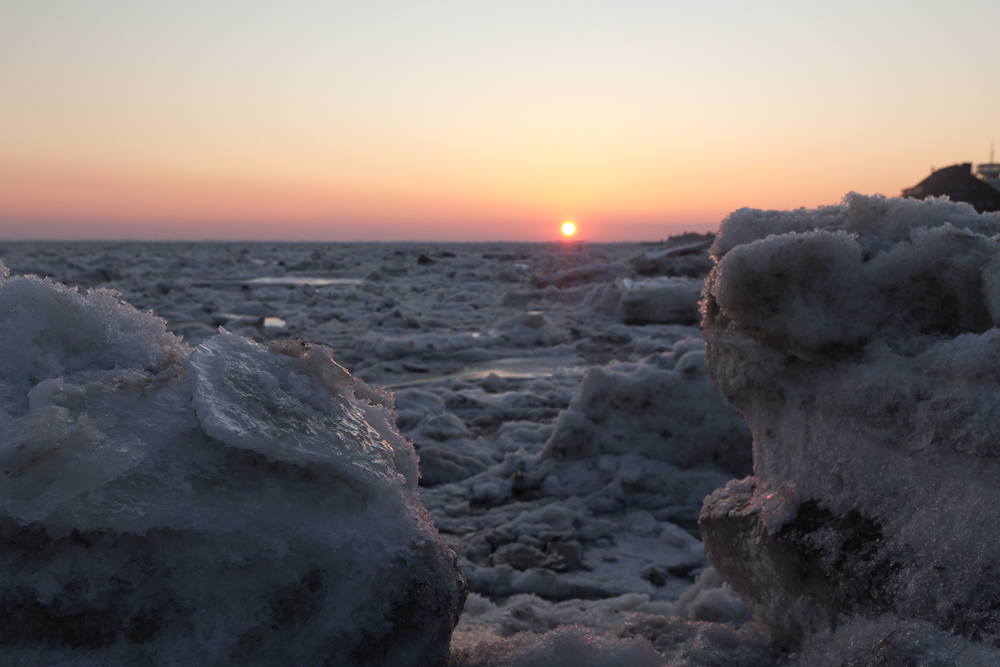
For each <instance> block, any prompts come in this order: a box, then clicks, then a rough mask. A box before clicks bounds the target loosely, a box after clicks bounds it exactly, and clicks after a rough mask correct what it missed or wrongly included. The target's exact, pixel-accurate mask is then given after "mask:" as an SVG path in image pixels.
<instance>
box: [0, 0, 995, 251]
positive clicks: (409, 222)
mask: <svg viewBox="0 0 1000 667" xmlns="http://www.w3.org/2000/svg"><path fill="white" fill-rule="evenodd" d="M359 4H361V3H352V4H348V3H338V2H330V3H319V2H292V3H288V4H283V5H281V6H280V7H278V6H272V5H267V4H263V3H237V2H228V1H226V2H222V1H220V2H216V3H212V4H211V5H210V6H208V7H206V6H203V5H202V4H199V3H194V2H176V3H169V4H167V3H163V4H162V5H158V6H154V5H153V4H152V3H150V4H146V3H143V4H142V5H141V6H137V4H136V3H128V2H124V0H97V1H94V2H88V3H83V2H78V1H70V2H61V3H56V2H47V1H41V2H11V3H5V4H3V5H0V90H2V91H4V100H3V103H2V104H0V238H7V239H18V238H132V239H178V238H183V239H268V240H281V239H285V240H384V241H391V240H439V241H448V240H454V241H463V240H535V241H543V240H555V239H557V238H559V237H560V236H561V234H560V231H559V227H560V225H561V224H562V222H563V221H564V220H565V219H567V218H573V219H574V220H576V222H577V223H578V225H579V233H578V234H577V238H579V239H581V240H592V241H620V240H657V239H660V238H664V237H665V236H667V235H669V234H671V233H677V232H680V231H685V230H692V231H694V230H697V231H704V230H711V229H714V228H716V227H717V226H718V223H719V222H720V221H721V219H722V218H723V217H724V216H725V215H726V214H727V213H729V212H730V211H733V210H735V209H737V208H740V207H743V206H750V207H755V208H779V209H786V208H797V207H800V206H806V207H815V206H818V205H824V204H833V203H836V202H837V201H839V200H840V198H841V197H842V196H843V195H844V194H845V193H846V192H848V191H852V190H853V191H858V192H862V193H866V194H868V193H882V194H886V195H891V196H895V195H898V194H899V192H900V190H901V189H902V188H904V187H909V186H912V185H914V184H916V183H917V182H919V181H920V180H922V179H923V178H924V177H925V176H926V175H927V174H928V173H929V172H930V168H931V167H932V166H936V167H943V166H947V165H949V164H954V163H957V162H967V161H972V162H976V163H978V162H985V161H986V160H987V158H988V157H989V144H990V141H991V139H993V138H994V137H996V136H997V135H998V134H1000V114H998V113H997V112H998V110H1000V89H998V87H997V86H995V85H992V82H993V81H994V80H995V73H994V70H995V66H994V65H993V64H992V57H993V53H992V44H993V43H994V41H995V38H994V36H993V34H992V33H993V29H994V28H995V26H996V25H1000V3H996V2H971V1H968V2H958V3H955V4H953V5H950V6H949V9H948V10H947V12H945V11H944V10H943V9H941V8H939V7H938V6H937V5H931V4H929V3H923V4H921V3H913V2H908V3H903V2H901V1H893V2H881V3H879V2H875V3H871V2H868V3H862V2H854V1H853V0H852V1H849V2H844V3H840V4H838V6H836V7H829V6H826V7H803V6H801V3H799V4H796V3H790V2H762V3H752V4H753V7H747V6H746V3H737V2H732V1H719V2H706V3H699V4H698V5H697V6H689V5H687V4H685V5H680V4H675V3H662V2H655V1H653V0H641V1H640V0H635V1H632V2H624V3H618V4H612V3H594V2H569V1H563V0H559V1H556V0H543V1H539V2H526V1H512V2H506V3H463V2H458V1H447V2H445V1H439V0H432V1H429V2H427V3H410V4H406V3H402V2H386V1H378V0H376V1H373V2H371V3H364V4H363V6H359Z"/></svg>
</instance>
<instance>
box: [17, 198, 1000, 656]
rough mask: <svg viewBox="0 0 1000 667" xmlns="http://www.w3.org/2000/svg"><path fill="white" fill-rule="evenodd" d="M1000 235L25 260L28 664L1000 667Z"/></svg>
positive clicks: (868, 231)
mask: <svg viewBox="0 0 1000 667" xmlns="http://www.w3.org/2000/svg"><path fill="white" fill-rule="evenodd" d="M998 233H1000V219H998V217H997V216H996V215H993V216H990V215H982V216H981V215H978V214H975V213H974V212H972V210H971V209H970V208H968V207H964V206H958V205H953V204H950V203H948V202H913V201H903V200H885V199H883V198H878V197H876V198H865V197H860V196H856V195H852V196H849V197H848V198H847V199H845V202H844V203H843V204H842V205H840V206H835V207H828V208H825V209H820V210H818V211H805V210H801V211H794V212H788V213H778V212H760V211H751V210H741V211H737V212H736V213H734V214H732V215H731V216H730V217H729V218H728V219H727V220H726V221H725V222H724V224H723V226H722V228H721V231H720V234H719V235H718V237H717V238H716V237H714V236H711V235H709V236H702V235H695V234H690V235H683V236H679V237H674V238H671V239H669V240H666V241H664V242H661V243H650V244H609V245H595V244H549V245H547V244H509V243H503V244H500V243H498V244H443V243H437V244H431V243H420V244H417V243H412V244H408V243H394V244H291V243H289V244H281V243H199V244H186V243H126V242H121V243H113V242H102V243H62V244H61V243H53V242H46V243H42V242H0V260H2V261H3V263H4V264H5V265H6V267H7V269H8V270H9V274H10V277H8V278H4V279H3V280H2V281H0V331H2V333H3V335H2V337H0V346H2V347H3V354H2V355H0V396H2V398H3V402H4V411H3V412H2V413H0V427H2V428H3V436H2V439H0V472H2V478H0V506H2V509H3V516H2V517H0V535H2V537H3V540H4V542H3V543H4V545H5V546H4V548H3V550H0V560H2V562H3V566H2V568H0V614H3V615H4V618H6V619H7V620H6V621H5V622H4V623H2V624H0V655H2V656H5V657H6V658H7V659H12V660H15V661H16V662H14V663H13V664H23V665H51V664H73V665H96V664H164V665H168V664H169V665H174V664H176V665H184V664H204V665H216V664H219V665H222V664H248V665H249V664H253V665H257V664H259V665H267V664H278V663H279V662H280V663H282V664H289V665H313V664H338V665H339V664H343V665H362V664H363V665H382V664H384V665H411V664H412V665H424V664H428V665H431V664H443V662H444V661H447V663H448V664H449V665H451V666H453V667H460V666H469V667H472V666H486V665H495V666H510V667H521V666H522V665H530V664H545V665H555V666H559V665H574V666H590V665H593V666H595V667H597V666H603V665H608V666H611V665H650V666H655V665H661V664H663V665H672V666H678V667H679V666H681V665H685V666H689V667H695V666H708V665H719V666H723V665H739V666H742V667H750V666H760V667H779V666H785V665H787V666H789V667H791V666H793V665H794V666H798V667H807V666H813V665H816V666H829V667H841V666H843V667H846V666H847V665H851V666H855V665H857V666H860V665H873V666H874V665H928V666H929V665H945V664H949V665H950V664H963V665H989V664H1000V663H998V662H997V660H998V658H1000V652H998V651H997V649H996V648H995V646H996V645H997V643H998V640H997V636H998V635H997V629H998V628H1000V622H998V621H996V620H995V619H996V617H997V612H996V608H997V604H996V602H995V601H996V600H997V599H1000V584H998V583H997V580H996V578H995V576H994V575H993V574H991V572H992V570H993V565H992V563H994V562H995V557H996V556H997V555H1000V554H996V553H995V551H996V547H995V546H994V544H996V543H997V542H996V541H995V540H993V539H992V537H990V538H989V539H986V538H985V537H983V536H987V537H988V536H1000V527H997V526H995V523H996V522H995V519H994V518H993V517H994V516H995V515H996V513H995V511H994V510H993V509H992V508H995V506H996V502H1000V494H998V493H997V491H998V484H997V482H996V479H1000V477H997V476H996V475H995V472H997V471H995V468H996V463H995V461H996V456H995V449H996V445H995V443H996V442H997V438H996V437H995V435H997V434H998V433H997V431H998V426H997V424H1000V418H996V415H995V412H996V408H995V407H994V406H995V405H996V401H995V399H996V398H1000V385H998V383H997V382H996V380H995V377H997V375H996V374H995V373H994V372H993V371H995V370H997V369H996V368H995V367H996V364H997V359H1000V354H998V353H997V351H996V345H997V342H996V341H997V339H998V335H1000V334H998V333H997V331H998V330H997V328H996V327H995V322H996V321H998V318H1000V306H998V305H997V304H998V303H1000V301H998V296H997V295H1000V290H998V288H997V286H996V285H997V282H996V278H995V276H996V275H1000V273H998V271H1000V259H998V258H1000V249H998V241H997V234H998ZM23 276H41V277H42V278H44V279H39V278H34V277H23ZM706 279H707V285H708V288H707V289H708V291H707V292H705V293H704V295H703V289H705V285H706ZM64 285H65V286H66V287H64ZM701 299H703V303H702V305H701V306H699V300H701ZM133 307H134V308H133ZM700 308H701V309H700ZM703 314H704V316H705V319H704V322H705V326H706V329H705V335H704V336H703V333H702V330H701V328H700V326H699V325H700V324H701V323H702V318H703ZM161 318H162V319H161ZM706 360H707V361H706ZM713 382H714V384H713ZM717 387H719V388H721V390H722V393H720V389H719V388H717ZM723 393H725V396H726V397H727V398H724V397H723ZM731 403H732V404H731ZM733 405H736V406H738V407H739V410H740V411H742V413H743V414H744V415H747V418H748V419H749V425H748V423H747V421H746V420H745V419H744V417H743V416H741V414H740V411H737V409H736V408H735V407H733ZM751 429H752V433H753V434H752V435H751ZM752 443H753V444H752ZM418 459H419V464H418V463H417V460H418ZM418 468H419V479H418ZM706 498H707V501H706ZM703 503H704V506H703ZM699 517H700V518H701V523H700V525H699ZM703 531H704V534H703ZM703 540H704V543H703ZM706 550H707V555H706ZM710 558H711V560H712V563H713V564H714V565H715V567H712V566H711V565H710V562H709V559H710ZM460 572H464V580H463V579H462V576H461V575H460ZM726 582H728V583H726ZM466 585H467V589H466ZM463 598H464V611H462V612H461V615H460V616H459V612H460V610H461V609H463V605H462V599H463ZM456 623H457V627H455V630H454V633H453V634H451V639H450V642H449V639H448V636H449V633H450V632H451V628H452V626H454V625H455V624H456Z"/></svg>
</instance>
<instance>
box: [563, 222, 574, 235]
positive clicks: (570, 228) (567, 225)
mask: <svg viewBox="0 0 1000 667" xmlns="http://www.w3.org/2000/svg"><path fill="white" fill-rule="evenodd" d="M562 233H563V234H565V235H566V236H573V234H576V225H575V224H574V223H573V221H572V220H567V221H566V222H564V223H563V226H562Z"/></svg>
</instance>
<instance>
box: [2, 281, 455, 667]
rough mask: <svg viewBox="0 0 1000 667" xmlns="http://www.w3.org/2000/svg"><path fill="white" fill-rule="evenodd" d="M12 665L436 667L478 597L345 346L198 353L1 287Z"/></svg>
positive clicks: (100, 315)
mask: <svg viewBox="0 0 1000 667" xmlns="http://www.w3.org/2000/svg"><path fill="white" fill-rule="evenodd" d="M0 328H2V330H3V334H4V335H3V336H2V338H0V365H2V371H3V372H2V375H0V378H2V387H0V390H2V392H3V393H2V398H3V412H2V413H0V414H2V418H3V420H4V425H3V426H4V427H3V431H2V434H0V540H2V544H3V546H2V547H0V614H2V615H3V618H4V623H3V624H0V658H2V660H0V661H2V662H4V663H5V664H21V665H52V664H74V665H105V664H150V665H166V664H171V665H174V664H198V665H229V664H245V665H273V664H276V663H277V662H279V661H285V662H289V663H290V664H295V665H321V664H330V662H331V661H333V662H335V663H336V664H338V665H382V664H394V665H433V664H441V663H443V662H444V660H445V657H446V656H447V651H448V645H449V639H450V636H451V632H452V628H453V627H454V625H455V623H456V621H457V618H458V615H459V613H460V611H461V607H462V603H463V600H464V597H465V581H464V578H463V576H462V573H461V569H460V567H459V565H458V562H457V560H456V557H455V555H454V553H452V552H451V551H450V550H449V549H448V548H447V547H445V546H444V544H443V543H442V542H441V541H440V540H439V539H438V536H437V533H436V531H435V530H434V528H433V526H432V525H431V523H430V520H429V517H428V516H427V514H426V512H425V510H424V509H423V507H422V506H421V504H420V501H419V498H418V496H417V492H416V484H417V467H416V456H415V454H414V452H413V449H412V446H410V445H409V444H408V443H407V442H405V441H404V440H403V438H402V437H401V436H400V435H399V434H398V433H397V432H396V431H395V429H394V427H393V426H392V425H391V424H392V423H393V422H394V419H395V414H394V413H393V412H392V401H391V397H390V396H388V395H384V394H382V393H381V392H379V391H376V390H373V389H371V388H369V387H367V386H365V385H364V384H363V383H361V382H359V381H356V380H355V379H354V378H353V377H352V376H351V375H350V374H349V373H347V372H346V371H345V370H344V369H343V368H341V367H340V366H338V365H337V364H336V363H335V362H333V361H332V359H331V358H330V350H329V348H325V347H323V346H312V345H308V344H303V343H301V342H299V341H274V342H272V343H271V345H270V347H269V348H267V349H265V348H263V347H261V346H260V345H257V344H256V343H253V342H251V341H248V340H246V339H244V338H241V337H239V336H236V335H233V334H229V333H225V332H223V333H222V334H220V335H218V336H216V337H214V338H211V339H209V340H208V341H206V342H205V343H204V344H203V345H201V346H199V347H198V348H196V349H194V350H193V351H192V350H190V349H189V348H188V347H187V346H185V345H184V344H183V343H181V342H180V340H179V339H177V338H175V337H174V336H173V334H170V333H168V332H167V331H166V330H165V327H164V322H163V321H162V320H160V319H158V318H155V317H153V316H152V315H150V314H143V313H139V312H137V311H135V310H134V309H133V308H131V307H130V306H128V305H127V304H124V303H123V302H121V301H120V299H119V298H118V297H117V295H116V294H115V293H113V292H109V291H102V290H97V291H92V292H90V293H89V294H87V295H81V294H79V293H77V292H76V291H75V290H70V289H67V288H65V287H63V286H61V285H58V284H54V283H52V282H49V281H45V280H40V279H38V278H35V277H18V278H8V277H6V275H4V277H3V278H2V279H0Z"/></svg>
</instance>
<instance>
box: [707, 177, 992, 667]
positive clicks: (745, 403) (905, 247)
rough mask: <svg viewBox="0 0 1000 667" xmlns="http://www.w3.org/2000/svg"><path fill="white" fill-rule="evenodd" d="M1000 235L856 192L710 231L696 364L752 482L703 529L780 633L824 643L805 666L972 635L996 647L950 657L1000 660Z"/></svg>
mask: <svg viewBox="0 0 1000 667" xmlns="http://www.w3.org/2000/svg"><path fill="white" fill-rule="evenodd" d="M998 234H1000V216H998V215H997V214H985V215H980V214H978V213H976V212H975V211H974V210H973V209H972V207H970V206H968V205H965V204H956V203H951V202H949V201H947V200H926V201H916V200H911V199H886V198H884V197H879V196H875V197H865V196H861V195H856V194H851V195H848V196H847V197H846V198H845V200H844V202H843V203H842V204H841V205H838V206H830V207H825V208H820V209H818V210H812V211H810V210H797V211H791V212H774V211H767V212H765V211H756V210H749V209H742V210H740V211H737V212H735V213H733V214H731V215H730V216H729V217H728V218H727V219H726V221H725V222H724V223H723V225H722V228H721V230H720V233H719V236H718V239H717V240H716V242H715V245H714V246H713V249H712V253H713V257H714V259H715V261H716V266H715V268H714V270H713V271H712V274H711V276H710V278H709V282H708V289H707V294H706V298H705V302H704V304H703V305H704V311H705V312H704V323H703V324H704V331H705V340H706V345H707V350H706V360H707V370H708V373H709V375H710V376H711V378H712V380H713V381H714V382H715V384H716V385H717V386H718V387H719V388H720V389H721V390H722V393H723V394H724V395H725V396H726V397H727V398H728V399H729V400H730V401H731V402H732V403H733V404H734V405H735V406H736V407H737V408H739V410H740V411H741V412H742V413H743V414H744V415H745V416H746V418H747V421H748V423H749V424H750V428H751V430H752V432H753V457H754V475H753V476H752V477H748V478H746V479H744V480H741V481H734V482H731V483H730V484H729V485H728V486H727V487H726V488H724V489H720V490H719V491H717V492H716V493H715V494H713V495H712V496H710V497H709V498H708V499H707V500H706V503H705V506H704V508H703V510H702V515H701V528H702V535H703V538H704V543H705V548H706V552H707V554H708V556H709V559H710V561H711V562H712V564H713V565H714V567H715V568H716V569H717V570H718V572H719V573H720V574H721V575H722V576H723V577H724V578H725V579H726V581H727V582H728V583H729V584H731V585H732V587H733V588H734V589H735V590H736V591H738V592H739V593H740V594H741V595H742V597H743V599H744V600H745V601H746V603H747V605H748V606H749V607H750V609H751V611H752V612H753V615H754V618H755V619H756V620H757V621H758V622H760V623H762V624H763V626H764V627H766V628H768V631H769V632H770V633H771V636H772V637H775V638H776V639H778V640H780V641H781V642H785V643H789V642H790V643H792V644H795V643H796V642H803V641H804V642H805V645H806V646H807V647H808V646H813V648H815V647H817V646H821V645H823V646H826V647H827V648H826V649H823V651H826V653H825V655H826V656H827V657H826V658H823V659H822V660H819V659H818V658H817V659H816V660H815V661H814V662H812V663H809V664H824V665H827V664H829V665H834V664H836V665H841V664H851V665H854V664H866V665H869V664H870V665H875V664H880V665H881V664H887V665H889V664H891V665H897V664H899V665H903V664H906V665H909V664H914V665H915V664H921V665H923V664H959V662H961V661H957V655H958V651H959V649H961V651H966V649H968V647H969V646H970V645H973V644H974V645H976V646H979V647H980V648H977V649H975V650H972V649H969V650H970V651H971V653H968V655H972V654H975V655H977V656H982V655H985V653H984V651H985V652H986V653H989V655H990V656H991V657H990V658H988V659H984V660H986V661H985V662H982V663H980V662H975V661H974V662H970V663H965V662H961V664H1000V662H998V653H997V652H996V651H995V649H994V648H992V647H995V646H1000V602H998V601H1000V573H998V565H997V564H998V563H1000V512H998V511H997V508H998V507H1000V328H997V324H998V322H1000V237H998ZM918 627H919V628H924V630H921V631H920V632H921V633H922V635H921V636H922V637H923V639H921V638H920V637H918V636H917V635H914V634H913V633H914V632H915V630H914V628H918ZM933 632H937V633H940V634H942V635H943V636H945V637H951V639H949V640H947V641H945V640H943V639H940V638H938V639H932V637H931V633H933ZM822 637H825V638H826V639H823V640H820V639H817V638H822ZM831 638H832V639H831ZM824 642H825V643H824ZM835 644H836V645H838V646H841V647H842V648H843V647H846V646H850V651H847V652H845V653H843V655H844V656H848V655H850V656H853V657H844V658H843V660H840V659H835V658H834V657H831V656H833V654H832V653H831V652H830V651H832V650H833V648H831V647H832V646H833V645H835ZM921 646H923V648H921ZM943 646H952V647H953V648H951V649H942V648H940V647H943ZM880 647H881V648H880ZM928 647H931V648H928ZM933 647H938V648H933ZM955 647H958V648H955ZM817 650H818V649H817ZM837 650H840V649H837ZM844 650H845V651H846V649H844ZM823 651H820V653H822V652H823ZM935 651H936V652H935ZM941 651H944V653H942V652H941ZM820 653H817V654H816V655H819V654H820ZM804 655H805V654H804ZM859 655H860V656H867V657H858V656H859ZM963 655H966V653H963ZM880 656H881V657H880ZM887 656H888V657H887ZM932 658H933V659H932ZM938 659H940V660H943V662H937V661H935V660H938ZM976 660H978V658H976Z"/></svg>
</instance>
